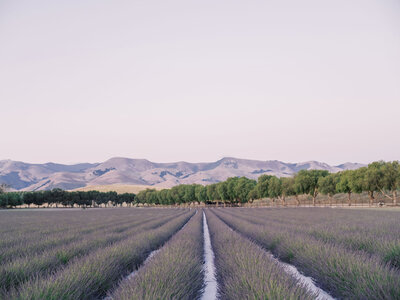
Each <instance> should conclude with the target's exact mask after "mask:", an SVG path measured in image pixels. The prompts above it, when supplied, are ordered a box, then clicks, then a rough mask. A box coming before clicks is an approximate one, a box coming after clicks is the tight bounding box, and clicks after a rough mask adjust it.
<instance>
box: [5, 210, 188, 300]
mask: <svg viewBox="0 0 400 300" xmlns="http://www.w3.org/2000/svg"><path fill="white" fill-rule="evenodd" d="M192 214H193V213H191V212H187V213H186V214H184V215H182V216H180V217H177V218H175V219H173V220H172V221H170V222H168V223H167V224H165V225H163V226H161V227H159V228H156V229H151V230H147V231H144V232H141V233H139V234H137V235H134V236H132V237H130V238H128V239H126V240H123V241H121V242H119V243H116V244H114V245H112V246H109V247H106V248H103V249H101V250H98V251H96V252H94V253H93V254H91V255H87V256H85V257H83V258H82V259H79V260H76V261H74V262H73V263H71V264H69V265H68V266H67V267H66V268H64V269H62V270H60V271H59V272H57V273H55V274H54V275H52V276H51V277H49V278H47V279H45V280H41V279H40V278H38V279H35V280H31V281H30V282H27V283H26V284H25V285H23V286H21V287H20V288H19V289H18V290H12V291H11V292H10V293H9V294H8V295H7V299H47V300H53V299H54V300H56V299H65V300H66V299H71V300H72V299H93V298H101V297H103V296H105V295H106V293H107V291H108V290H110V289H111V288H112V287H113V286H114V285H115V284H116V283H117V281H118V280H119V279H120V278H121V277H123V276H125V275H126V274H127V273H128V272H130V271H131V270H133V269H135V268H137V266H139V265H140V264H141V263H142V262H143V260H144V259H145V258H146V256H147V254H148V253H149V252H151V251H152V250H154V249H156V248H158V247H159V246H161V245H162V244H163V243H164V242H165V241H166V240H168V239H169V238H170V237H171V236H172V235H173V234H174V233H175V232H176V231H178V230H179V229H180V228H181V227H182V226H183V225H184V224H185V223H186V222H187V220H188V219H189V218H190V217H191V216H192Z"/></svg>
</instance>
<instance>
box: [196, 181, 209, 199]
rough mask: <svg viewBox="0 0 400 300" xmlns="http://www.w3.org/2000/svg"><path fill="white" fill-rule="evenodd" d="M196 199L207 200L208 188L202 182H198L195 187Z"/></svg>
mask: <svg viewBox="0 0 400 300" xmlns="http://www.w3.org/2000/svg"><path fill="white" fill-rule="evenodd" d="M194 193H195V196H196V199H197V201H198V202H199V203H201V202H203V203H205V202H206V200H207V189H206V187H205V186H203V185H201V184H196V185H195V188H194Z"/></svg>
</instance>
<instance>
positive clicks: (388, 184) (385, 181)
mask: <svg viewBox="0 0 400 300" xmlns="http://www.w3.org/2000/svg"><path fill="white" fill-rule="evenodd" d="M381 170H382V186H383V188H382V189H381V191H382V193H384V194H386V193H385V192H384V190H385V189H386V190H388V191H390V192H392V200H393V205H397V190H398V189H399V188H400V166H399V162H398V161H392V162H387V163H385V164H384V165H383V166H382V169H381Z"/></svg>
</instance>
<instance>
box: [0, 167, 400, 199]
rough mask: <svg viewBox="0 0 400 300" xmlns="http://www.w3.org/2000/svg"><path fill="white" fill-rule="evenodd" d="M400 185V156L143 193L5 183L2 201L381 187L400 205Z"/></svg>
mask: <svg viewBox="0 0 400 300" xmlns="http://www.w3.org/2000/svg"><path fill="white" fill-rule="evenodd" d="M399 188H400V166H399V162H398V161H393V162H384V161H378V162H373V163H371V164H369V165H368V166H366V167H362V168H359V169H356V170H346V171H341V172H338V173H329V172H328V171H325V170H301V171H299V172H298V173H296V174H295V176H293V177H281V178H278V177H276V176H272V175H261V176H260V177H258V180H257V181H256V180H252V179H248V178H246V177H231V178H228V179H227V180H225V181H222V182H219V183H214V184H210V185H207V186H203V185H200V184H182V185H177V186H174V187H172V188H170V189H163V190H155V189H146V190H144V191H141V192H139V193H138V194H137V195H135V194H131V193H125V194H117V193H116V192H106V193H102V192H98V191H88V192H66V191H63V190H61V189H53V190H51V191H41V192H9V193H5V192H4V186H3V188H2V187H0V207H15V206H18V205H22V204H26V205H28V206H31V205H36V206H41V205H43V204H44V203H47V204H48V205H52V204H55V205H56V206H58V205H62V206H70V207H73V206H79V207H93V206H96V205H97V206H99V205H105V206H107V205H109V204H111V205H113V206H117V205H122V204H123V203H126V204H127V205H132V204H140V203H141V204H145V203H147V204H155V205H179V204H185V203H192V202H199V203H210V202H215V201H220V202H223V203H224V204H227V205H238V204H243V203H246V202H252V201H253V200H255V199H261V198H272V199H278V200H279V201H281V202H282V204H284V205H285V203H286V197H288V196H294V197H295V199H297V202H298V205H300V200H299V196H301V195H310V196H311V197H312V199H313V205H315V204H316V197H317V196H318V195H319V194H323V195H327V196H328V197H329V199H331V201H332V197H333V196H334V195H335V194H337V193H346V194H347V195H348V196H347V197H348V202H349V204H350V203H351V196H352V194H353V193H361V192H367V193H368V196H369V201H370V204H372V203H373V201H374V199H375V193H376V192H379V193H382V194H383V195H384V196H385V197H387V198H389V199H391V200H392V201H393V204H394V205H397V191H398V190H399Z"/></svg>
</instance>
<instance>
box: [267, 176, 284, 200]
mask: <svg viewBox="0 0 400 300" xmlns="http://www.w3.org/2000/svg"><path fill="white" fill-rule="evenodd" d="M268 195H269V197H270V198H272V199H275V198H280V197H281V196H282V182H281V181H280V180H279V178H278V177H275V176H272V177H271V178H270V179H269V183H268Z"/></svg>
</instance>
